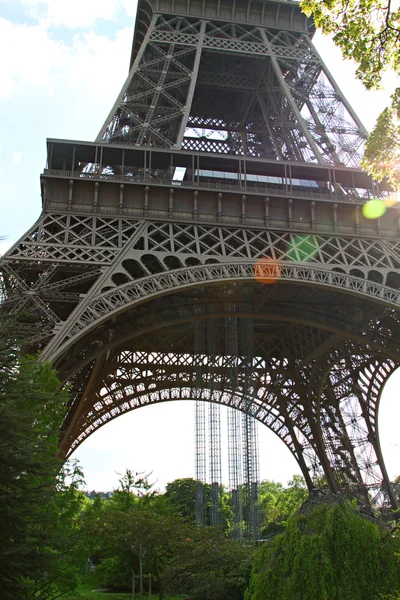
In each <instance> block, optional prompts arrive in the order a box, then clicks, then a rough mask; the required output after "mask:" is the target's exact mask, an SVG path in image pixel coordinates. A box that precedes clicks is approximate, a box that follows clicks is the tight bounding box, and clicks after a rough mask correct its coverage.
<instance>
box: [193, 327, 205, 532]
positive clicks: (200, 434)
mask: <svg viewBox="0 0 400 600" xmlns="http://www.w3.org/2000/svg"><path fill="white" fill-rule="evenodd" d="M194 355H195V364H196V375H195V398H196V404H195V422H194V427H195V430H194V433H195V479H196V492H195V493H196V497H195V518H196V523H198V524H199V525H206V515H205V506H206V505H205V497H204V484H205V482H206V472H207V452H206V447H207V446H206V443H207V439H206V438H207V436H206V407H205V403H204V402H203V400H202V398H201V394H202V387H203V369H202V364H203V363H202V357H203V356H204V321H196V322H195V324H194Z"/></svg>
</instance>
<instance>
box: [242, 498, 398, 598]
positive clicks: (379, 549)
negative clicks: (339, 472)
mask: <svg viewBox="0 0 400 600" xmlns="http://www.w3.org/2000/svg"><path fill="white" fill-rule="evenodd" d="M398 546H399V545H398V540H397V539H394V538H393V537H392V536H391V535H390V534H389V533H388V532H387V531H386V530H384V529H382V528H380V527H379V526H378V525H376V524H374V523H372V522H370V521H369V520H367V519H365V518H362V517H361V516H360V515H359V514H358V512H357V511H356V510H355V509H354V508H353V507H351V506H349V505H347V504H345V503H333V504H322V505H320V506H317V507H316V508H314V509H313V510H311V511H310V512H303V511H300V512H298V513H297V514H296V515H293V516H292V517H291V518H290V519H289V521H288V525H287V529H286V531H285V533H283V534H280V535H277V536H275V537H274V538H273V539H272V540H270V541H268V542H267V543H266V544H265V545H264V546H263V547H262V548H261V549H260V551H259V552H258V553H257V555H256V557H255V560H254V563H253V571H252V576H251V582H250V586H249V589H248V591H247V592H246V600H264V599H267V598H268V599H269V598H274V600H378V599H379V598H381V597H382V596H384V595H389V594H398V592H399V590H400V572H399V558H398V549H399V548H398Z"/></svg>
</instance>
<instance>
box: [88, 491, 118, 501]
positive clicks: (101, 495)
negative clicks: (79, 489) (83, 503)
mask: <svg viewBox="0 0 400 600" xmlns="http://www.w3.org/2000/svg"><path fill="white" fill-rule="evenodd" d="M85 496H86V497H87V498H90V500H94V499H95V498H96V497H98V498H101V499H102V500H109V499H110V498H112V496H114V492H96V491H95V490H92V491H91V492H85Z"/></svg>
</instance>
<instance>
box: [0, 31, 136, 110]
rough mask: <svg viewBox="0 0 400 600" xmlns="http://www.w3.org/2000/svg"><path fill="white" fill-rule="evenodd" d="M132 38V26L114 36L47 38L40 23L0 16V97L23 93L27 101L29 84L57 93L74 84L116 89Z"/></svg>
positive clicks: (47, 35) (98, 88)
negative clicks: (69, 42) (7, 18)
mask: <svg viewBox="0 0 400 600" xmlns="http://www.w3.org/2000/svg"><path fill="white" fill-rule="evenodd" d="M131 43H132V28H131V27H127V28H125V29H122V30H120V31H119V32H117V34H116V36H115V39H110V38H109V37H107V36H98V35H96V34H95V33H93V32H88V33H84V34H79V35H76V36H75V37H74V39H73V42H72V44H70V45H68V44H66V43H64V42H62V41H58V40H54V39H52V38H51V36H50V33H49V32H48V31H47V30H46V29H45V28H44V27H43V26H41V25H37V26H31V25H26V24H25V25H21V24H17V23H12V22H10V21H7V20H6V19H0V56H8V57H10V59H9V60H3V61H1V62H0V81H1V86H0V100H7V99H10V98H12V97H13V96H15V95H16V94H21V93H24V94H26V95H27V102H29V100H28V98H29V94H30V90H31V88H36V89H38V90H39V91H40V92H43V93H44V94H54V95H56V90H57V88H58V89H60V87H67V88H73V87H76V86H77V85H78V84H80V85H83V86H84V87H87V88H88V90H89V86H90V87H91V89H92V95H93V93H100V90H101V89H102V93H103V95H107V92H108V90H109V89H112V90H113V93H114V94H115V86H117V87H121V85H122V83H123V80H124V76H125V75H126V74H127V70H128V60H129V54H130V46H131ZM93 84H94V85H93ZM88 93H89V91H88ZM59 100H60V98H59ZM113 101H114V100H113Z"/></svg>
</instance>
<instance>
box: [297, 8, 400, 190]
mask: <svg viewBox="0 0 400 600" xmlns="http://www.w3.org/2000/svg"><path fill="white" fill-rule="evenodd" d="M301 7H302V9H303V11H304V12H305V13H306V14H307V15H309V16H310V15H311V14H312V15H313V17H314V21H315V24H316V26H317V27H319V28H320V29H321V30H322V31H323V32H324V33H327V34H330V35H332V37H333V40H334V42H335V43H336V44H337V45H338V46H339V47H340V49H341V50H342V53H343V56H344V57H345V58H350V59H352V60H354V61H355V62H356V63H357V64H358V67H357V71H356V75H357V77H358V78H359V79H360V80H361V81H362V82H363V84H364V85H365V87H366V88H367V89H372V88H376V87H379V86H380V84H381V82H382V75H383V73H384V72H385V71H387V70H393V71H394V72H395V73H396V74H398V73H399V72H400V8H399V6H398V3H394V2H391V0H388V1H386V0H385V1H383V0H302V2H301ZM399 103H400V88H397V90H396V91H395V93H394V94H393V96H392V102H391V104H390V106H388V107H387V108H386V109H385V110H384V111H383V113H382V114H381V115H380V117H379V118H378V121H377V124H376V126H375V128H374V130H373V132H372V133H371V135H370V136H369V139H368V141H367V147H366V152H365V156H364V160H363V167H364V168H365V169H367V171H368V172H369V173H370V174H371V175H372V176H373V177H375V178H377V179H382V178H384V177H387V178H388V180H389V181H390V183H391V184H392V185H393V186H394V187H395V188H399V187H400V177H399V175H398V171H399V165H400V162H399V161H400V121H399V116H400V110H399V106H400V104H399Z"/></svg>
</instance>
